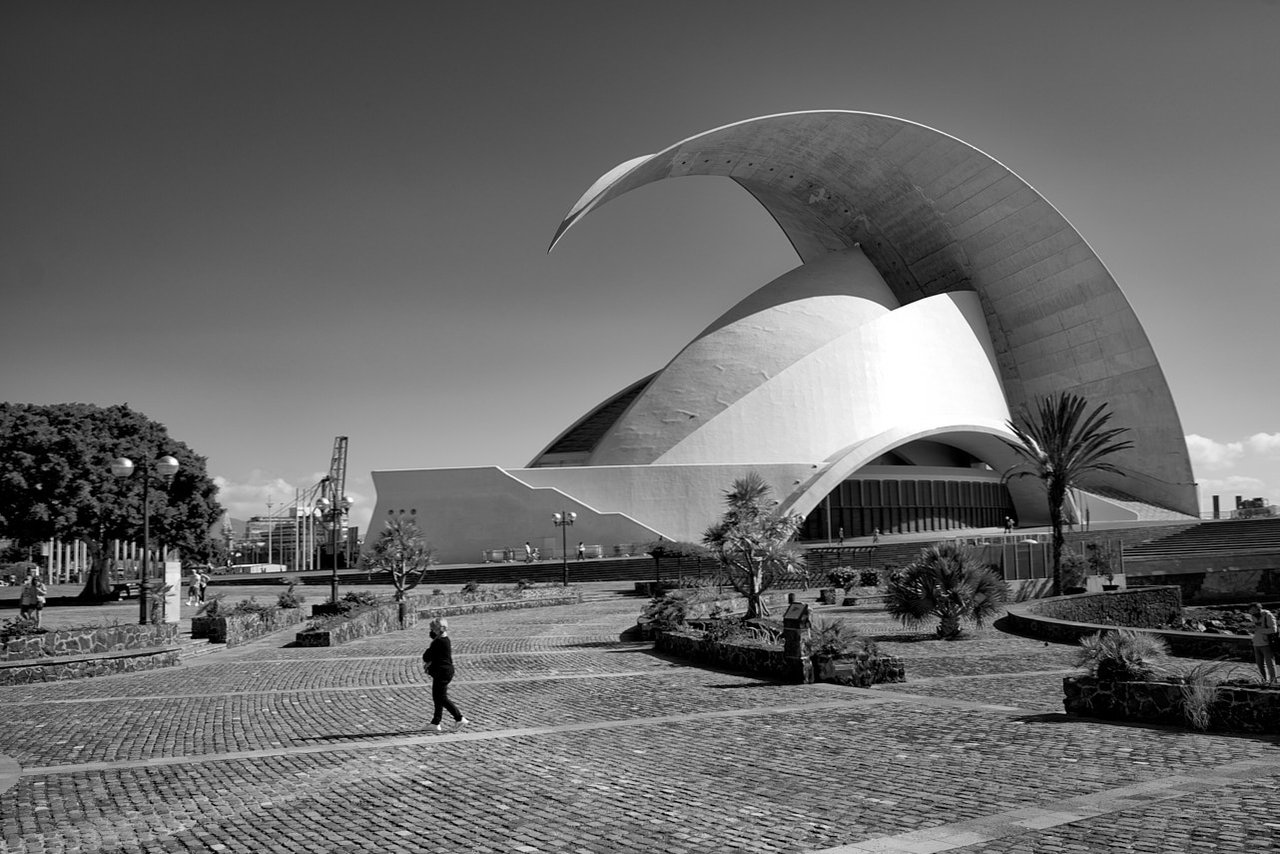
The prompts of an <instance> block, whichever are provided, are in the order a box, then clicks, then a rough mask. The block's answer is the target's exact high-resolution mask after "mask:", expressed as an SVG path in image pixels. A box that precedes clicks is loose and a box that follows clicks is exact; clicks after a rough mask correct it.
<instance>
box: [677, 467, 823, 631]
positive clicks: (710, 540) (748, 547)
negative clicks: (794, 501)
mask: <svg viewBox="0 0 1280 854" xmlns="http://www.w3.org/2000/svg"><path fill="white" fill-rule="evenodd" d="M770 491H771V490H770V488H769V485H768V484H767V483H765V481H764V478H763V477H761V476H760V474H759V473H758V472H754V471H753V472H748V473H747V475H746V476H745V477H741V478H739V479H737V480H735V481H734V482H733V486H732V487H730V489H729V491H728V492H726V493H725V503H726V504H727V505H728V509H727V510H726V511H725V514H724V516H723V517H722V518H721V519H720V521H718V522H717V523H716V524H714V525H712V526H711V527H709V528H707V530H706V532H705V533H704V534H703V535H702V542H703V544H704V545H706V546H707V547H708V548H709V549H710V550H711V553H712V555H713V556H714V557H715V558H716V560H718V561H719V562H720V566H721V568H722V570H723V571H724V573H725V575H726V577H727V578H728V579H729V583H730V584H731V585H732V586H733V588H734V589H735V590H737V591H738V592H739V593H741V594H742V595H743V596H744V597H746V600H747V614H746V619H748V620H753V619H756V618H758V617H762V616H764V615H765V614H767V613H768V609H767V607H766V606H765V604H764V602H763V600H762V599H761V595H762V594H763V593H764V592H765V591H766V590H768V589H769V588H770V587H772V586H773V585H774V584H775V583H776V582H777V580H778V579H779V578H782V577H783V576H787V575H794V574H796V573H798V572H803V570H804V556H803V554H802V553H801V551H800V549H799V548H797V547H796V546H794V545H792V543H791V540H792V538H793V537H795V534H796V531H797V530H799V528H800V525H801V523H802V522H803V521H804V518H803V517H802V516H788V515H784V514H780V513H778V512H777V511H776V510H775V509H774V505H776V504H777V502H776V501H773V500H771V499H770V498H769V493H770Z"/></svg>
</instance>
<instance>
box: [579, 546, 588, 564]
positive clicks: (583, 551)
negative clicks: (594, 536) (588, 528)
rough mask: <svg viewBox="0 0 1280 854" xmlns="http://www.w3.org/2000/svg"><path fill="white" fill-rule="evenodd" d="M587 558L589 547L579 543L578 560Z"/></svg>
mask: <svg viewBox="0 0 1280 854" xmlns="http://www.w3.org/2000/svg"><path fill="white" fill-rule="evenodd" d="M586 556H587V547H586V546H584V545H583V544H582V543H578V560H582V559H584V558H585V557H586Z"/></svg>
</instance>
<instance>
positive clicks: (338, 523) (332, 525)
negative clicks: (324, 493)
mask: <svg viewBox="0 0 1280 854" xmlns="http://www.w3.org/2000/svg"><path fill="white" fill-rule="evenodd" d="M350 509H351V499H350V498H348V497H347V496H345V495H343V496H341V497H339V498H337V499H336V500H330V499H329V498H325V497H321V498H320V499H319V500H318V501H316V515H317V516H319V517H320V519H321V520H322V521H323V520H324V519H325V518H326V517H328V525H329V531H330V542H331V543H332V545H333V575H331V576H330V578H329V601H330V602H337V601H338V531H339V529H340V528H341V527H342V517H343V516H344V515H346V513H347V511H348V510H350Z"/></svg>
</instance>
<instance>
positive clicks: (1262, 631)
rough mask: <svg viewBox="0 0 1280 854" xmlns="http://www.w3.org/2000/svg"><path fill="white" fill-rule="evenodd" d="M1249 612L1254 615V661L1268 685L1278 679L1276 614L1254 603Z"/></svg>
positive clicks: (1259, 673)
mask: <svg viewBox="0 0 1280 854" xmlns="http://www.w3.org/2000/svg"><path fill="white" fill-rule="evenodd" d="M1249 612H1250V613H1251V614H1252V615H1253V624H1252V628H1253V661H1254V663H1255V664H1257V665H1258V675H1259V676H1260V677H1261V678H1262V681H1263V682H1266V683H1267V684H1268V685H1270V684H1271V683H1273V682H1275V681H1276V644H1277V643H1278V642H1280V641H1278V640H1277V637H1278V636H1277V629H1276V615H1275V614H1273V613H1271V612H1270V611H1268V610H1267V609H1266V608H1263V607H1262V605H1261V604H1259V603H1256V602H1255V603H1254V604H1253V606H1252V607H1250V609H1249Z"/></svg>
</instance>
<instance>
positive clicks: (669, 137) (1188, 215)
mask: <svg viewBox="0 0 1280 854" xmlns="http://www.w3.org/2000/svg"><path fill="white" fill-rule="evenodd" d="M1278 43H1280V3H1277V2H1274V0H1203V2H1186V0H1155V2H1142V0H1127V2H1125V3H1122V4H1121V3H1114V2H1082V0H1074V2H1071V3H1063V2H1037V0H1017V2H976V1H975V2H969V1H968V0H956V2H946V3H943V2H912V0H893V2H857V0H846V2H834V3H818V2H793V3H787V4H782V3H776V2H760V3H755V2H726V3H721V2H705V1H704V0H700V2H698V3H692V4H690V3H668V2H647V3H644V4H633V3H627V4H623V3H608V2H600V0H594V2H580V3H579V2H573V3H570V2H554V0H544V2H537V3H519V2H503V3H494V2H468V3H456V4H448V3H442V2H385V0H383V2H345V3H334V2H319V1H318V0H305V1H304V2H275V0H254V2H159V0H156V2H122V1H121V0H115V1H114V2H110V3H102V2H80V3H69V2H60V1H59V0H39V2H25V0H10V2H7V3H5V4H3V5H0V116H3V117H4V119H3V121H0V298H2V300H3V302H2V303H0V304H2V305H3V306H4V313H3V317H4V324H3V333H2V334H0V399H3V400H8V401H15V402H28V403H39V404H47V403H59V402H69V401H82V402H88V403H97V404H101V405H110V404H115V403H128V404H129V405H130V406H132V407H133V408H135V409H137V410H139V411H141V412H143V413H145V414H146V415H148V416H149V417H151V418H153V419H154V420H157V421H160V422H162V423H163V424H165V425H166V426H167V427H168V429H169V432H170V434H171V435H173V436H174V437H176V438H178V439H181V440H182V441H184V442H186V443H187V444H188V445H190V446H191V447H192V448H193V449H194V450H195V451H197V452H198V453H200V454H202V455H204V456H205V457H207V459H208V470H209V473H210V474H211V475H212V476H213V477H214V478H215V479H216V481H217V482H218V484H219V487H220V499H221V501H222V503H223V504H224V505H225V506H226V507H227V508H228V509H229V510H230V511H231V513H232V515H233V516H236V517H238V518H246V517H247V516H249V515H254V514H260V513H265V512H266V502H267V501H268V500H270V501H272V502H274V503H275V504H276V505H279V504H281V503H284V502H288V501H291V500H292V499H293V495H294V490H295V489H296V488H306V487H308V486H310V485H312V484H314V483H315V482H316V481H317V480H318V479H319V478H320V477H321V476H322V475H323V474H324V473H325V471H326V470H327V468H328V464H329V457H330V453H331V451H332V447H333V441H334V437H335V436H338V435H345V436H348V437H349V439H350V445H349V458H348V475H347V491H348V493H349V495H350V496H351V497H352V499H353V500H354V501H355V504H354V507H353V511H352V519H353V521H354V522H355V523H356V524H360V525H361V526H362V528H363V527H364V526H365V525H366V524H367V521H368V518H369V516H370V514H371V513H372V510H373V506H374V502H375V497H376V496H375V491H374V487H373V482H372V478H371V475H370V473H371V471H375V470H384V469H404V468H434V467H450V466H476V465H501V466H523V465H525V464H527V463H528V462H529V461H530V460H531V459H532V458H533V457H534V456H535V455H537V454H538V452H539V451H541V450H542V449H543V447H544V446H545V445H546V444H547V443H549V442H550V441H551V440H552V439H554V438H555V436H556V435H557V434H558V433H559V432H560V431H561V430H562V429H563V428H564V427H566V426H568V425H569V424H570V423H571V422H573V421H574V420H575V419H577V418H578V417H579V416H581V415H582V414H583V413H585V412H586V411H588V410H589V409H591V408H592V407H593V406H595V405H596V404H598V403H599V402H601V401H602V400H604V399H606V398H608V397H610V396H611V395H612V394H613V393H615V392H616V391H618V390H619V389H621V388H623V387H625V386H626V385H629V384H630V383H632V382H633V381H635V380H637V379H639V378H641V377H643V376H646V375H648V374H649V373H651V372H653V371H655V370H657V369H659V368H661V367H662V366H663V365H664V364H665V363H666V362H667V361H668V360H670V359H671V358H672V357H673V356H674V355H675V354H676V353H677V352H678V350H679V349H680V348H681V347H682V346H683V345H684V344H686V343H687V342H688V341H690V340H691V339H692V338H693V337H694V336H695V335H696V334H697V333H698V332H699V331H701V330H702V328H704V327H705V326H706V325H707V324H708V323H710V322H711V321H712V320H714V319H715V318H716V317H718V316H719V315H720V314H721V313H722V312H724V311H725V310H727V309H728V308H730V307H731V306H732V305H733V304H734V303H736V302H737V301H738V300H739V299H741V298H742V297H744V296H746V295H747V294H749V293H751V292H752V291H754V290H755V289H756V288H758V287H759V286H761V285H763V284H765V283H766V282H768V281H770V280H771V279H773V278H774V277H776V276H777V275H779V274H781V273H783V272H785V271H786V270H788V269H791V268H793V267H794V266H796V265H797V264H798V263H799V260H798V258H797V257H796V256H795V254H794V252H793V251H792V250H791V248H790V247H789V245H788V244H787V242H786V241H785V239H784V238H783V236H782V234H781V232H780V231H778V229H777V228H776V226H774V224H773V223H772V222H771V221H770V220H769V218H768V216H767V215H766V214H765V213H764V211H763V210H762V209H760V208H759V206H758V205H756V203H755V202H754V201H752V200H751V199H750V198H749V197H748V196H747V194H746V193H745V192H743V191H742V190H741V189H739V188H737V187H736V186H735V185H733V184H732V182H729V181H726V180H723V179H715V178H706V177H699V178H688V179H684V180H679V181H666V182H661V183H660V184H658V185H655V186H650V187H646V188H643V189H641V190H638V191H635V192H632V193H630V194H628V195H627V196H626V197H625V198H623V199H620V200H618V201H615V202H614V203H612V204H610V205H608V206H606V207H605V208H602V209H600V210H599V211H598V212H596V213H594V214H592V216H590V217H588V218H587V219H586V220H584V221H583V222H582V223H581V224H580V225H578V226H577V227H575V228H574V229H573V231H572V232H570V233H569V234H568V235H567V236H566V237H565V239H564V240H563V241H562V242H561V243H560V245H559V246H557V248H556V250H555V252H553V253H550V254H548V252H547V247H548V244H549V243H550V240H551V238H552V236H553V234H554V233H555V230H556V227H557V226H558V225H559V223H560V220H561V219H562V217H563V216H564V214H565V213H566V212H567V211H568V209H569V208H570V206H571V205H572V204H573V203H574V202H575V201H576V200H577V199H578V197H579V196H580V195H581V194H582V193H583V192H585V191H586V189H587V188H588V187H589V186H590V185H591V184H592V182H594V181H595V179H596V178H598V177H599V176H600V175H601V174H603V173H604V172H605V171H607V170H608V169H610V168H612V167H613V166H615V165H617V164H618V163H621V162H622V161H624V160H627V159H630V158H632V157H636V156H639V155H644V154H648V153H651V152H654V151H658V150H661V149H663V148H665V147H667V146H668V145H671V144H673V143H675V142H677V141H679V140H681V139H684V138H686V137H689V136H692V135H694V134H697V133H699V132H702V131H705V130H709V129H711V128H715V127H718V126H721V125H724V124H729V123H732V122H736V121H740V120H744V119H748V118H752V117H755V116H761V115H768V114H772V113H780V112H789V111H795V110H810V109H845V110H862V111H867V112H874V113H883V114H887V115H891V116H896V117H899V118H903V119H908V120H911V121H914V122H918V123H920V124H924V125H927V126H929V127H932V128H936V129H938V130H941V131H944V132H946V133H949V134H951V135H953V136H956V137H958V138H960V139H962V140H964V141H965V142H968V143H969V144H971V145H973V146H976V147H977V148H979V149H981V150H982V151H984V152H986V153H987V154H989V155H991V156H992V157H994V158H996V159H997V160H999V161H1001V162H1002V163H1004V164H1005V165H1006V166H1008V167H1009V168H1011V169H1013V170H1014V171H1015V172H1017V173H1018V174H1019V175H1020V176H1021V177H1022V178H1023V179H1024V180H1026V181H1027V182H1028V183H1030V184H1031V185H1032V186H1034V187H1035V188H1036V189H1037V190H1038V191H1039V192H1040V193H1041V194H1043V195H1044V196H1045V197H1046V198H1047V199H1048V200H1049V201H1050V202H1051V203H1052V204H1053V205H1055V206H1056V207H1057V208H1058V210H1059V211H1060V212H1061V213H1062V214H1063V215H1064V216H1066V218H1067V219H1068V220H1069V221H1071V223H1072V224H1073V225H1074V226H1075V227H1076V229H1077V230H1078V231H1080V232H1081V233H1082V234H1083V235H1084V237H1085V239H1086V240H1087V241H1089V243H1090V244H1091V245H1092V247H1093V248H1094V250H1095V251H1096V252H1097V253H1098V255H1099V256H1100V257H1101V258H1102V260H1103V262H1104V263H1105V264H1106V265H1107V267H1108V268H1109V269H1110V271H1111V272H1112V274H1113V275H1114V277H1115V279H1116V281H1117V282H1118V283H1119V285H1120V288H1121V290H1122V291H1123V292H1124V294H1125V295H1126V296H1127V298H1128V299H1129V301H1130V303H1131V304H1132V305H1133V307H1134V310H1135V311H1136V313H1137V316H1138V318H1139V320H1140V321H1141V322H1142V324H1143V326H1144V328H1145V329H1146V332H1147V334H1148V336H1149V337H1150V339H1151V341H1152V344H1153V346H1154V347H1155V351H1156V355H1157V357H1158V358H1159V359H1160V361H1161V363H1162V365H1163V368H1164V371H1165V375H1166V378H1167V379H1168V382H1169V385H1170V388H1171V390H1172V392H1173V397H1174V400H1175V402H1176V404H1177V406H1178V410H1179V414H1180V417H1181V420H1182V430H1183V432H1184V433H1185V434H1186V435H1187V437H1188V446H1189V449H1190V452H1191V457H1192V463H1193V466H1194V469H1195V473H1196V478H1197V481H1198V482H1199V483H1200V485H1201V492H1202V505H1204V506H1207V505H1208V502H1209V498H1208V496H1209V495H1211V494H1213V493H1215V492H1216V493H1219V494H1221V495H1222V496H1223V501H1224V504H1225V505H1230V504H1231V503H1232V502H1233V499H1234V496H1235V495H1238V494H1239V495H1244V496H1245V497H1253V496H1261V497H1265V498H1267V499H1268V500H1270V501H1277V500H1280V404H1278V403H1277V399H1276V383H1275V381H1274V379H1273V377H1274V368H1275V363H1276V360H1277V356H1276V350H1275V343H1274V341H1275V335H1276V331H1275V327H1276V324H1277V318H1280V288H1278V287H1277V277H1278V273H1277V271H1278V270H1280V98H1277V97H1276V89H1277V84H1278V82H1280V50H1277V49H1276V45H1277V44H1278Z"/></svg>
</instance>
